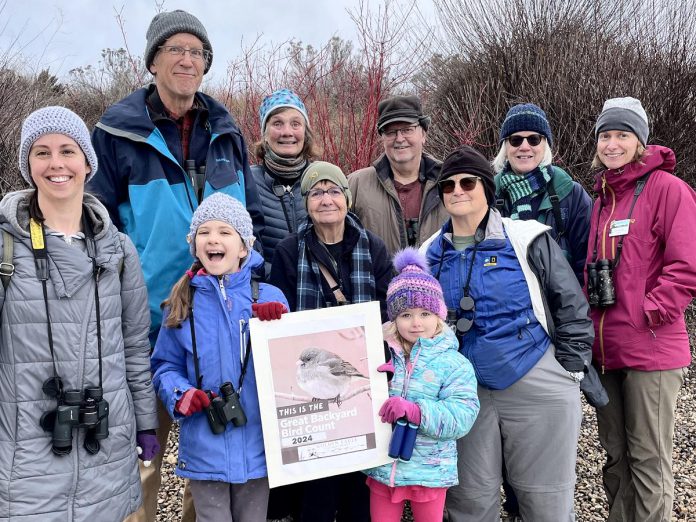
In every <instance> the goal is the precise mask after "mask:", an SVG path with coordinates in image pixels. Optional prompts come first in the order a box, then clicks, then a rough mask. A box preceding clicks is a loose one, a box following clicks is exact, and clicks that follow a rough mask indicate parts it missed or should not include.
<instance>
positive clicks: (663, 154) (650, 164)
mask: <svg viewBox="0 0 696 522" xmlns="http://www.w3.org/2000/svg"><path fill="white" fill-rule="evenodd" d="M646 150H647V152H646V154H645V156H643V159H642V160H641V161H640V162H637V161H632V162H631V163H628V164H627V165H624V167H623V168H621V169H606V170H601V171H600V172H598V173H597V175H596V178H595V185H594V189H595V191H596V192H597V193H598V194H602V183H603V180H604V179H606V182H607V183H608V184H609V185H610V186H611V188H612V189H613V190H614V192H616V193H617V194H621V193H623V192H624V191H626V190H633V188H634V187H635V184H636V181H637V180H638V178H640V177H641V176H643V175H644V174H646V173H648V172H652V171H653V170H664V171H665V172H669V173H670V174H673V173H674V167H675V166H676V164H677V158H676V156H675V155H674V151H672V149H668V148H667V147H662V146H660V145H648V147H647V149H646Z"/></svg>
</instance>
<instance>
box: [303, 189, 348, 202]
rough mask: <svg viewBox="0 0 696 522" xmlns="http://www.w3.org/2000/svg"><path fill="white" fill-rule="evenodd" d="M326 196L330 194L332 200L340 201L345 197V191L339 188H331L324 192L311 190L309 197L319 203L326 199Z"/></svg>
mask: <svg viewBox="0 0 696 522" xmlns="http://www.w3.org/2000/svg"><path fill="white" fill-rule="evenodd" d="M324 194H328V195H329V197H330V198H331V199H338V198H342V197H343V189H341V188H339V187H331V188H330V189H326V190H322V189H312V190H310V191H309V192H308V193H307V195H308V197H309V199H312V200H314V201H319V200H320V199H322V198H323V197H324Z"/></svg>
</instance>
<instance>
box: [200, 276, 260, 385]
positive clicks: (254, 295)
mask: <svg viewBox="0 0 696 522" xmlns="http://www.w3.org/2000/svg"><path fill="white" fill-rule="evenodd" d="M194 293H195V290H194V288H193V285H189V326H190V327H191V351H192V352H193V371H194V373H195V374H196V388H197V389H199V390H202V389H203V376H202V375H201V368H200V363H199V362H198V349H197V348H196V325H195V321H194V319H193V295H194ZM258 299H259V282H258V281H256V280H254V279H252V280H251V300H252V302H254V303H255V302H256V301H258ZM250 355H251V336H249V335H248V336H247V346H246V352H245V353H244V362H243V363H242V371H241V373H240V375H239V386H238V388H237V393H240V392H241V391H242V383H243V382H244V376H245V375H246V371H247V368H248V366H249V356H250Z"/></svg>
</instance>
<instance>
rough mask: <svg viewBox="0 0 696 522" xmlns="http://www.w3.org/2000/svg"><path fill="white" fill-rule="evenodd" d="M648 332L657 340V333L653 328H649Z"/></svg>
mask: <svg viewBox="0 0 696 522" xmlns="http://www.w3.org/2000/svg"><path fill="white" fill-rule="evenodd" d="M648 330H650V333H651V334H652V336H653V339H657V335H655V332H654V331H653V329H652V328H648Z"/></svg>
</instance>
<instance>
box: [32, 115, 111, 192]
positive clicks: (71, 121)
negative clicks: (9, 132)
mask: <svg viewBox="0 0 696 522" xmlns="http://www.w3.org/2000/svg"><path fill="white" fill-rule="evenodd" d="M46 134H64V135H65V136H68V137H69V138H72V139H73V140H75V143H77V144H78V145H79V146H80V148H81V149H82V152H83V153H84V155H85V158H86V159H87V163H89V167H90V172H89V174H87V177H86V178H85V183H87V182H88V181H89V180H90V179H92V178H93V177H94V175H95V174H96V173H97V168H98V167H99V162H98V161H97V154H96V152H94V147H92V140H91V139H90V137H89V131H88V130H87V125H85V122H84V121H82V118H80V117H79V116H78V115H77V114H75V113H74V112H73V111H71V110H70V109H66V108H65V107H60V106H57V105H54V106H51V107H44V108H43V109H38V110H36V111H34V112H32V113H31V114H30V115H29V116H27V119H26V120H24V123H22V135H21V138H20V141H19V171H20V172H21V173H22V177H23V178H24V180H25V181H26V182H27V183H29V184H30V185H31V186H32V187H33V186H34V182H33V181H32V179H31V173H30V172H29V151H31V147H32V145H34V142H35V141H36V140H38V139H39V138H40V137H41V136H45V135H46Z"/></svg>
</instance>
